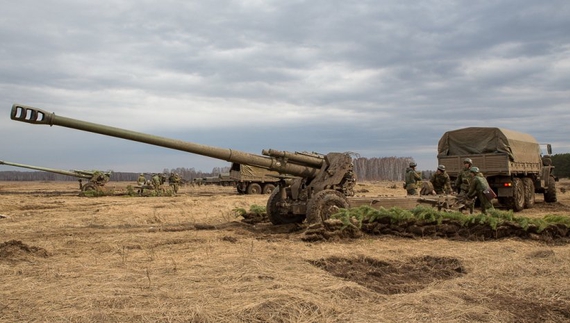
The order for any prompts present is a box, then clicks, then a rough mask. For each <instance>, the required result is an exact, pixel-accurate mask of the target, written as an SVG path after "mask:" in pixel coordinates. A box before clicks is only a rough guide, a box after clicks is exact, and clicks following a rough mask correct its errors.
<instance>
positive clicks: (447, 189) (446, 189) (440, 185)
mask: <svg viewBox="0 0 570 323" xmlns="http://www.w3.org/2000/svg"><path fill="white" fill-rule="evenodd" d="M429 181H430V182H431V184H432V185H433V194H451V179H449V175H448V174H447V173H446V172H445V165H439V166H437V170H436V171H435V173H434V174H433V175H432V176H431V178H430V180H429Z"/></svg>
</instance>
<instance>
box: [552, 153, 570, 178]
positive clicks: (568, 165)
mask: <svg viewBox="0 0 570 323" xmlns="http://www.w3.org/2000/svg"><path fill="white" fill-rule="evenodd" d="M552 165H553V166H554V175H556V176H557V177H559V178H568V177H570V154H556V155H552Z"/></svg>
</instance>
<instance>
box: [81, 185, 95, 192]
mask: <svg viewBox="0 0 570 323" xmlns="http://www.w3.org/2000/svg"><path fill="white" fill-rule="evenodd" d="M97 190H98V188H97V185H95V184H93V183H87V184H85V185H83V187H81V191H82V192H94V191H97Z"/></svg>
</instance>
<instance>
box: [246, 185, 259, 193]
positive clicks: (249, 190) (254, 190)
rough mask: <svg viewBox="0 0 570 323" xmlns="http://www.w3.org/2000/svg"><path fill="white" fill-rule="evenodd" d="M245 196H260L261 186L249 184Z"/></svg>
mask: <svg viewBox="0 0 570 323" xmlns="http://www.w3.org/2000/svg"><path fill="white" fill-rule="evenodd" d="M247 194H261V186H260V185H259V184H257V183H251V184H249V186H248V187H247Z"/></svg>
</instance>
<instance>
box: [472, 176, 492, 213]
mask: <svg viewBox="0 0 570 323" xmlns="http://www.w3.org/2000/svg"><path fill="white" fill-rule="evenodd" d="M469 171H470V173H471V174H470V175H471V184H469V192H467V197H468V198H471V199H472V198H474V197H477V198H478V199H479V202H481V213H483V214H487V210H494V209H495V208H494V207H493V203H491V201H489V199H487V196H485V194H483V191H485V190H487V189H489V183H488V182H487V179H486V178H485V176H483V174H482V173H480V172H479V168H478V167H471V168H470V169H469Z"/></svg>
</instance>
